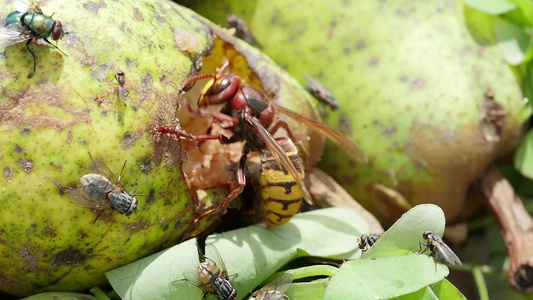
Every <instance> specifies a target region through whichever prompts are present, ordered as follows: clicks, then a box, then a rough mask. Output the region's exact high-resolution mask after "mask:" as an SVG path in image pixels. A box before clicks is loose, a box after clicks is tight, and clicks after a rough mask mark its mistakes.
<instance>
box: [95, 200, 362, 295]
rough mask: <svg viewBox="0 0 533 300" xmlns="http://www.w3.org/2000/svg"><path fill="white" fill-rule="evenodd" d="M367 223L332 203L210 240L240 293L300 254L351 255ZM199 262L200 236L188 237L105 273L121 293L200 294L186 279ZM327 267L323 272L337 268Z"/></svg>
mask: <svg viewBox="0 0 533 300" xmlns="http://www.w3.org/2000/svg"><path fill="white" fill-rule="evenodd" d="M368 228H369V227H368V224H367V223H366V221H364V220H363V219H362V218H361V217H359V216H358V215H357V214H356V213H355V212H353V211H351V210H349V209H343V208H329V209H320V210H315V211H311V212H307V213H301V214H298V215H296V216H295V217H294V218H292V220H291V221H290V222H289V223H288V224H286V225H284V226H279V227H275V228H271V229H267V228H266V227H265V225H264V224H261V225H254V226H249V227H246V228H241V229H237V230H233V231H229V232H224V233H221V234H214V235H211V236H209V237H208V238H207V240H206V243H208V244H214V245H215V246H216V248H217V250H218V251H219V252H220V255H221V257H222V259H223V260H224V263H225V265H226V267H227V271H228V274H229V275H230V277H231V279H230V281H231V283H232V284H233V286H234V288H235V289H236V290H237V291H238V295H239V298H242V297H244V296H245V295H246V294H248V293H249V292H251V291H252V290H253V289H255V288H257V287H258V286H259V285H260V283H262V282H263V281H264V280H265V279H267V278H268V277H269V276H271V275H272V274H273V273H274V272H276V271H277V270H278V269H279V268H280V267H281V266H283V265H284V264H286V263H288V262H289V261H291V260H293V259H294V258H296V257H298V256H305V255H312V256H318V257H327V258H343V257H347V256H351V255H353V253H355V252H357V251H358V245H357V243H356V240H357V238H356V237H357V236H358V235H360V234H361V233H363V232H368ZM207 256H208V257H209V253H207ZM198 263H199V262H198V253H197V248H196V242H195V240H189V241H186V242H184V243H181V244H179V245H176V246H174V247H172V248H169V249H167V250H165V251H162V252H159V253H157V254H154V255H151V256H148V257H145V258H143V259H141V260H138V261H136V262H133V263H131V264H129V265H126V266H124V267H121V268H118V269H115V270H112V271H110V272H108V273H106V276H107V278H108V280H109V282H110V283H111V285H112V286H113V288H114V289H115V291H116V292H117V294H118V295H119V296H120V297H122V298H123V299H199V298H200V297H201V295H202V292H201V291H200V290H199V289H198V288H196V287H194V286H192V285H191V284H189V283H188V282H186V281H184V280H183V279H184V276H183V272H184V271H185V272H196V270H197V267H198ZM186 270H188V271H186ZM323 271H324V273H326V274H321V275H325V276H328V275H330V274H331V273H332V272H334V270H329V269H328V270H326V269H324V270H323ZM314 272H316V269H315V271H314ZM317 275H318V274H317ZM180 280H181V281H180Z"/></svg>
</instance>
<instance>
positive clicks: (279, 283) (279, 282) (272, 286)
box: [260, 273, 293, 293]
mask: <svg viewBox="0 0 533 300" xmlns="http://www.w3.org/2000/svg"><path fill="white" fill-rule="evenodd" d="M292 280H293V276H292V274H290V273H284V274H281V275H280V276H278V277H277V278H276V279H274V280H272V281H271V282H269V283H268V284H267V285H265V286H264V287H262V288H261V289H260V291H278V292H280V293H285V291H286V290H287V289H288V288H289V285H290V284H291V282H292Z"/></svg>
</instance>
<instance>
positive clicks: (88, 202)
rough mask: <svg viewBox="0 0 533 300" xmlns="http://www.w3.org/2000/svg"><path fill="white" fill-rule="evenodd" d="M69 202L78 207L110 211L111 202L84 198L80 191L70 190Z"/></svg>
mask: <svg viewBox="0 0 533 300" xmlns="http://www.w3.org/2000/svg"><path fill="white" fill-rule="evenodd" d="M68 195H69V197H70V201H71V202H72V203H74V204H76V205H78V206H81V207H85V208H90V209H96V210H106V209H111V208H112V207H111V202H109V201H99V200H96V199H93V198H90V197H88V196H86V195H85V194H84V193H83V192H82V191H81V190H80V189H72V190H71V191H69V192H68Z"/></svg>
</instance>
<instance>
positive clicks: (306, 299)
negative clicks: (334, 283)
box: [285, 278, 329, 300]
mask: <svg viewBox="0 0 533 300" xmlns="http://www.w3.org/2000/svg"><path fill="white" fill-rule="evenodd" d="M328 283H329V278H325V279H319V280H315V281H312V282H301V283H293V284H291V285H290V287H289V288H288V289H287V291H286V292H285V294H286V295H287V296H289V298H290V299H291V300H322V299H324V294H325V293H326V288H327V286H328Z"/></svg>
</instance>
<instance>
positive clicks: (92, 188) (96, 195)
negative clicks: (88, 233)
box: [54, 153, 139, 222]
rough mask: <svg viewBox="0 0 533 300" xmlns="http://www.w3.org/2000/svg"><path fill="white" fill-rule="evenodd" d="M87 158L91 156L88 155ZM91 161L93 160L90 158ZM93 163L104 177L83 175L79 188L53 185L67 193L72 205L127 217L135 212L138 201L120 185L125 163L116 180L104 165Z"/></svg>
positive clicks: (58, 184)
mask: <svg viewBox="0 0 533 300" xmlns="http://www.w3.org/2000/svg"><path fill="white" fill-rule="evenodd" d="M89 156H91V154H90V153H89ZM91 160H93V158H92V156H91ZM93 163H94V164H95V166H96V168H97V169H98V170H99V171H100V172H102V173H103V174H105V175H106V176H103V175H100V174H96V173H90V174H86V175H83V176H82V177H81V178H80V183H81V187H80V188H72V187H66V186H64V185H62V184H60V183H58V182H55V181H54V183H55V184H56V185H57V186H58V187H59V188H60V189H61V191H62V192H66V193H68V194H69V197H70V200H71V201H72V203H74V204H76V205H78V206H82V207H86V208H90V209H95V210H100V211H104V210H109V209H115V210H116V211H118V212H119V213H121V214H123V215H125V216H127V217H129V216H131V215H132V214H133V213H135V212H137V211H138V210H139V207H138V204H139V201H138V200H137V198H135V197H134V196H135V195H134V194H131V193H128V192H126V191H125V190H124V187H123V186H122V184H121V183H120V179H121V177H122V172H123V171H124V167H125V166H126V162H124V165H123V166H122V170H121V171H120V175H119V177H118V178H117V177H116V176H115V175H114V174H113V172H111V170H110V169H109V167H107V165H106V164H105V163H103V162H101V163H99V164H97V163H96V162H95V161H94V160H93ZM100 213H101V212H100ZM96 219H98V217H97V218H96ZM95 222H96V220H95Z"/></svg>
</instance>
